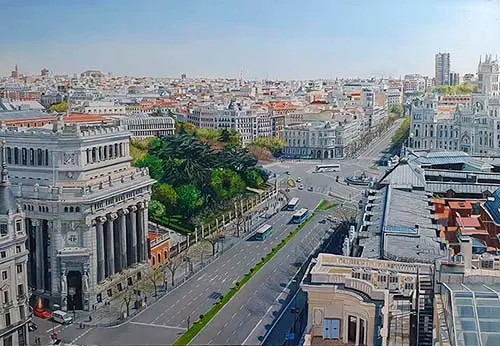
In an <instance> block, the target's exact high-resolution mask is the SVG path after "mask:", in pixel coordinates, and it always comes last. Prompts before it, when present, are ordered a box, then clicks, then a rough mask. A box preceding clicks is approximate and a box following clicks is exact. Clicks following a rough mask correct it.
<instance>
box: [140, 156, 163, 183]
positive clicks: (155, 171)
mask: <svg viewBox="0 0 500 346" xmlns="http://www.w3.org/2000/svg"><path fill="white" fill-rule="evenodd" d="M135 166H136V167H148V168H149V175H150V176H151V178H153V179H155V180H157V181H160V180H161V179H162V177H163V172H164V167H163V161H162V160H161V159H159V158H158V157H156V156H152V155H149V154H146V155H145V156H144V157H143V158H141V159H138V160H137V161H136V162H135Z"/></svg>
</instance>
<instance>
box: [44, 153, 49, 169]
mask: <svg viewBox="0 0 500 346" xmlns="http://www.w3.org/2000/svg"><path fill="white" fill-rule="evenodd" d="M48 165H49V149H45V166H48Z"/></svg>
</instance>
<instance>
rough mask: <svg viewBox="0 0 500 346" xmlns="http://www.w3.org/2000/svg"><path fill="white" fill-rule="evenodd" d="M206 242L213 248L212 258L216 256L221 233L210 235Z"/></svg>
mask: <svg viewBox="0 0 500 346" xmlns="http://www.w3.org/2000/svg"><path fill="white" fill-rule="evenodd" d="M204 241H206V242H208V243H209V244H210V245H211V246H212V256H215V247H216V246H217V243H218V242H219V232H217V231H215V232H213V233H212V234H209V235H208V236H207V237H206V238H205V239H204Z"/></svg>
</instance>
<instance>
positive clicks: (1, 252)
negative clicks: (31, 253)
mask: <svg viewBox="0 0 500 346" xmlns="http://www.w3.org/2000/svg"><path fill="white" fill-rule="evenodd" d="M0 155H1V158H2V167H1V169H2V170H1V180H0V275H1V276H0V280H1V288H0V290H1V292H2V293H1V296H0V299H1V301H2V305H1V306H0V343H1V344H2V345H18V346H25V345H28V344H29V343H28V322H29V320H30V317H29V309H28V294H27V293H28V284H27V275H26V268H27V262H28V251H27V249H26V246H25V244H26V239H27V236H26V230H25V226H24V220H25V216H24V213H23V211H22V208H21V206H20V204H19V203H18V201H17V200H16V198H15V197H14V194H13V193H12V190H11V188H10V187H11V186H10V182H9V177H8V173H7V167H6V164H5V160H4V158H5V150H4V147H3V146H2V152H1V153H0Z"/></svg>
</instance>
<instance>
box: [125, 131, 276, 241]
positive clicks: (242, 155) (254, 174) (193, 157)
mask: <svg viewBox="0 0 500 346" xmlns="http://www.w3.org/2000/svg"><path fill="white" fill-rule="evenodd" d="M131 148H132V149H131V153H132V156H133V157H134V161H135V166H137V167H148V168H149V174H150V175H151V177H152V178H153V179H155V180H156V181H157V183H156V184H155V186H154V188H153V199H152V201H151V204H150V209H151V212H150V214H151V218H152V219H153V220H154V221H156V222H158V223H161V224H164V225H168V226H169V227H171V228H173V229H175V230H177V231H180V232H183V233H186V232H189V231H191V230H192V228H193V227H194V226H195V225H196V224H198V223H199V222H200V221H202V219H203V218H204V217H206V216H208V215H212V214H214V213H217V212H219V211H222V210H226V209H227V208H230V206H231V205H232V203H231V201H233V200H234V199H236V198H241V197H242V196H244V195H245V194H247V193H248V192H247V191H248V190H247V187H250V188H257V189H259V188H264V187H265V183H266V181H267V179H268V174H267V173H266V171H264V170H263V169H262V168H260V167H258V166H257V160H256V159H255V158H254V157H252V156H251V155H250V154H249V152H248V150H247V149H246V148H243V147H242V146H241V137H240V136H239V134H237V133H235V132H234V131H231V130H226V129H223V130H220V131H208V130H198V129H196V128H194V127H192V126H190V125H189V124H181V125H179V126H178V128H177V134H175V135H173V136H165V137H162V138H155V139H150V140H146V141H133V142H132V143H131ZM200 218H201V219H200Z"/></svg>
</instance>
